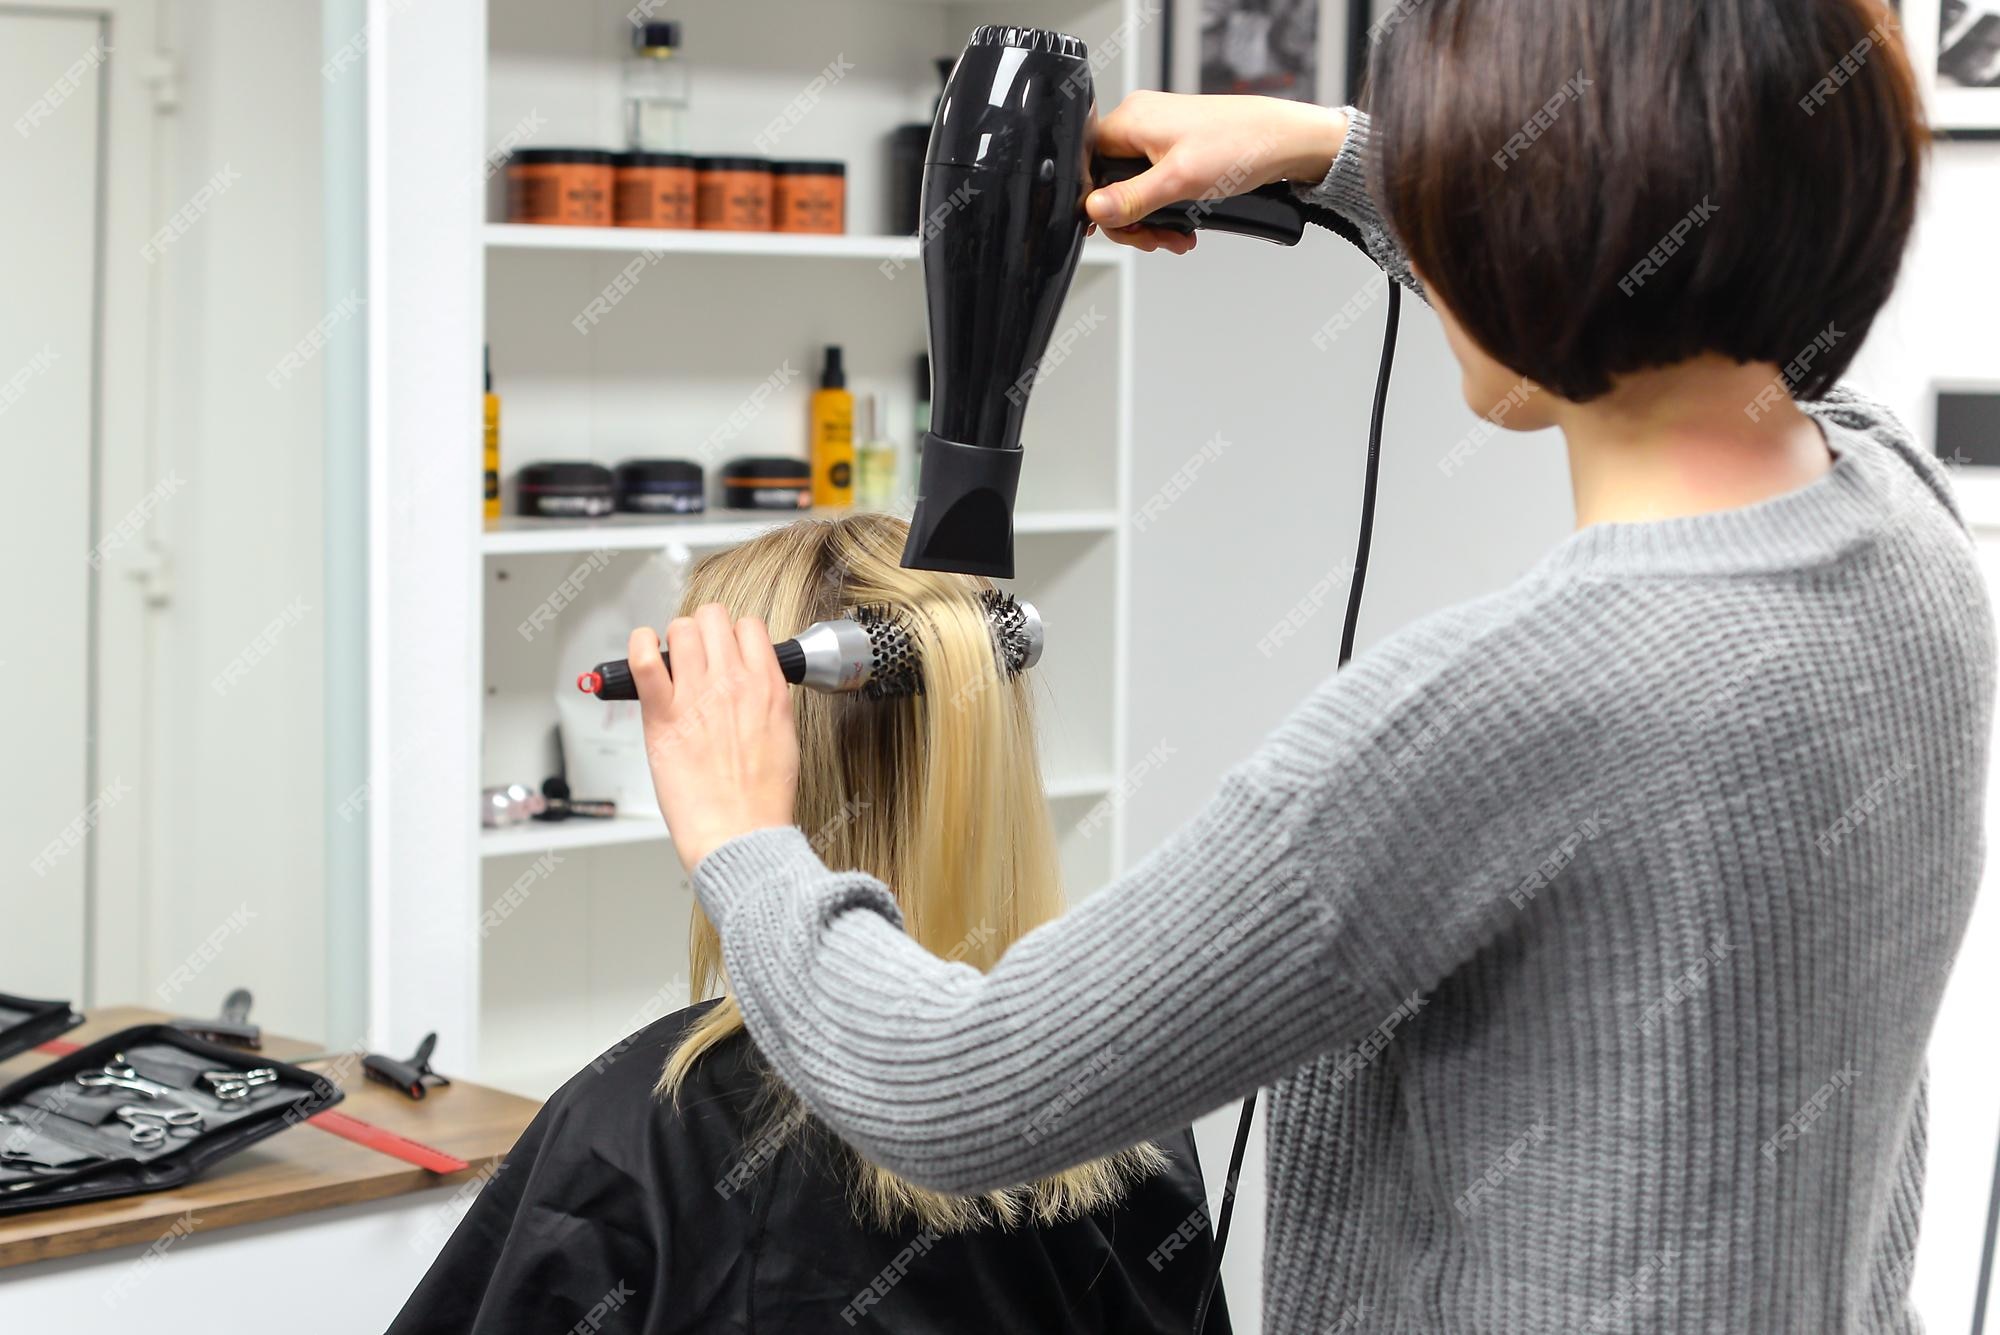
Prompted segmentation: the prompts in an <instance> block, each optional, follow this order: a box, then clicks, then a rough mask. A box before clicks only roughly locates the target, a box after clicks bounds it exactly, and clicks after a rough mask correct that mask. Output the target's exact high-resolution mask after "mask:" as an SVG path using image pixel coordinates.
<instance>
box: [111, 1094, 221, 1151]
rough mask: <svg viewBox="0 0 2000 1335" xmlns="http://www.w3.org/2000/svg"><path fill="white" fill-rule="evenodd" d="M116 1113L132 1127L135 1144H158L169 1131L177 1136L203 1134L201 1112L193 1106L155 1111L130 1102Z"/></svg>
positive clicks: (119, 1118) (120, 1119)
mask: <svg viewBox="0 0 2000 1335" xmlns="http://www.w3.org/2000/svg"><path fill="white" fill-rule="evenodd" d="M116 1115H117V1117H118V1120H119V1121H121V1122H123V1123H125V1125H127V1126H129V1127H131V1128H132V1143H133V1144H134V1145H157V1144H159V1143H160V1142H161V1141H163V1140H165V1139H166V1138H167V1133H168V1132H169V1131H171V1132H173V1134H175V1135H176V1136H198V1135H200V1134H201V1114H200V1113H199V1112H196V1111H195V1110H194V1109H193V1108H176V1109H174V1110H173V1111H172V1112H153V1111H151V1110H150V1109H147V1108H141V1107H139V1106H138V1105H137V1104H134V1103H128V1104H126V1105H124V1106H123V1107H121V1108H119V1109H118V1110H117V1114H116Z"/></svg>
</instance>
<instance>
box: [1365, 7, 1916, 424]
mask: <svg viewBox="0 0 2000 1335" xmlns="http://www.w3.org/2000/svg"><path fill="white" fill-rule="evenodd" d="M1375 32H1376V35H1377V37H1378V42H1377V45H1376V47H1375V50H1374V53H1373V57H1372V60H1371V65H1370V73H1369V94H1368V98H1367V103H1368V105H1370V106H1371V109H1372V110H1373V112H1374V132H1373V136H1372V149H1371V151H1373V152H1374V154H1375V160H1374V162H1373V163H1372V164H1371V166H1372V168H1373V173H1374V178H1375V180H1376V182H1377V190H1378V193H1379V196H1380V201H1381V205H1382V209H1383V213H1384V215H1385V217H1386V218H1387V220H1388V222H1389V225H1390V227H1391V229H1392V230H1393V231H1394V232H1395V233H1396V236H1397V238H1398V239H1399V240H1400V241H1401V243H1402V245H1403V247H1404V249H1405V251H1406V252H1407V253H1408V255H1409V257H1410V259H1411V261H1412V262H1413V263H1414V264H1415V266H1416V268H1417V270H1418V272H1419V274H1420V275H1421V276H1422V277H1423V279H1424V281H1425V282H1426V284H1427V285H1428V287H1429V289H1430V290H1431V292H1432V293H1433V294H1434V295H1435V296H1436V297H1437V298H1439V299H1440V300H1441V301H1442V302H1443V303H1444V305H1445V306H1446V307H1448V308H1449V309H1450V311H1451V312H1452V314H1453V315H1454V316H1456V317H1457V318H1458V320H1459V321H1460V322H1461V323H1462V324H1463V325H1464V326H1465V328H1466V330H1467V331H1468V332H1469V333H1470V334H1471V336H1472V337H1473V338H1474V339H1476V340H1477V341H1478V343H1479V344H1480V345H1481V346H1482V347H1484V348H1485V349H1486V350H1487V351H1488V352H1489V353H1491V354H1492V355H1493V356H1494V357H1495V358H1497V359H1498V360H1499V361H1501V362H1502V363H1504V364H1505V365H1507V366H1508V367H1511V368H1512V369H1514V370H1516V371H1519V372H1520V373H1521V374H1522V375H1524V376H1527V377H1529V378H1531V379H1533V380H1535V381H1536V382H1538V383H1540V384H1541V385H1543V386H1545V387H1547V388H1548V389H1551V390H1553V391H1555V392H1556V393H1558V394H1561V395H1562V396H1563V397H1564V398H1567V399H1571V400H1574V401H1578V402H1582V401H1586V400H1589V399H1592V398H1596V397H1597V396H1599V395H1601V394H1603V393H1605V392H1606V391H1607V390H1608V389H1610V387H1611V383H1612V378H1613V377H1614V376H1618V375H1621V374H1625V373H1629V372H1634V371H1641V370H1645V369H1648V368H1651V367H1658V366H1670V365H1673V364H1674V363H1676V362H1680V361H1685V360H1687V359H1688V358H1690V357H1694V356H1697V355H1699V354H1702V353H1719V354H1722V355H1725V356H1728V357H1733V358H1735V359H1737V360H1738V361H1741V362H1772V363H1775V364H1777V365H1779V366H1780V367H1784V368H1786V375H1787V378H1788V379H1789V380H1790V381H1791V382H1792V388H1793V391H1794V392H1795V393H1797V394H1798V395H1799V396H1801V397H1807V398H1810V397H1815V396H1817V395H1819V394H1821V393H1823V392H1825V390H1827V389H1828V388H1830V387H1831V386H1832V385H1833V383H1834V382H1835V380H1836V379H1837V378H1838V377H1839V375H1840V374H1841V372H1843V371H1844V370H1846V368H1847V365H1848V363H1849V362H1850V361H1852V360H1853V357H1854V354H1855V353H1856V352H1857V351H1858V350H1859V349H1860V346H1861V343H1862V340H1863V338H1864V337H1865V336H1866V334H1867V332H1868V329H1869V326H1870V325H1871V324H1872V323H1873V322H1874V319H1875V316H1876V313H1877V312H1878V311H1879V310H1880V309H1881V308H1882V304H1883V303H1884V302H1885V301H1886V300H1887V299H1888V297H1889V292H1890V290H1891V289H1892V288H1893V287H1894V286H1895V281H1896V274H1897V271H1898V269H1899V268H1900V266H1901V263H1902V256H1903V247H1904V243H1905V242H1906V241H1907V240H1908V237H1909V233H1910V228H1911V224H1912V221H1913V220H1914V217H1915V213H1916V205H1917V193H1918V187H1919V183H1920V179H1921V175H1922V166H1923V159H1924V155H1925V150H1926V148H1927V146H1928V144H1929V142H1930V135H1929V131H1928V129H1927V128H1926V127H1925V124H1924V120H1923V112H1922V108H1921V103H1920V101H1919V98H1918V95H1917V91H1916V85H1915V81H1914V80H1913V78H1912V77H1911V73H1910V65H1909V61H1908V59H1907V58H1906V56H1905V54H1904V51H1903V44H1902V40H1901V31H1900V29H1899V28H1897V26H1896V21H1895V18H1894V16H1893V15H1892V14H1891V13H1890V11H1889V10H1888V9H1887V8H1886V7H1884V6H1883V5H1881V4H1880V3H1879V2H1878V0H1399V3H1398V4H1397V5H1396V7H1395V8H1394V9H1392V10H1390V11H1389V12H1388V14H1387V15H1386V16H1385V17H1384V18H1382V19H1381V20H1379V21H1378V22H1377V24H1376V27H1375Z"/></svg>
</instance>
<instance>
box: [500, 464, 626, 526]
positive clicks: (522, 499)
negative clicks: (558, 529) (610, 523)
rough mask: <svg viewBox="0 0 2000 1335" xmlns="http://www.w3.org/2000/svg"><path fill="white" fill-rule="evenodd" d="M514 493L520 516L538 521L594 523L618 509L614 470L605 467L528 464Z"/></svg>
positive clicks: (516, 482)
mask: <svg viewBox="0 0 2000 1335" xmlns="http://www.w3.org/2000/svg"><path fill="white" fill-rule="evenodd" d="M515 493H516V495H517V496H518V498H519V499H518V501H517V502H516V504H517V506H518V508H519V510H520V512H521V513H522V514H524V515H532V516H534V517H535V518H537V519H595V518H597V517H598V516H600V515H608V514H610V513H611V511H612V509H613V508H614V506H615V492H614V490H613V487H612V480H611V470H610V469H608V468H606V467H605V466H604V465H603V464H590V463H572V462H556V463H540V464H529V465H528V466H527V467H526V468H523V469H522V470H521V475H520V477H519V478H518V479H516V481H515Z"/></svg>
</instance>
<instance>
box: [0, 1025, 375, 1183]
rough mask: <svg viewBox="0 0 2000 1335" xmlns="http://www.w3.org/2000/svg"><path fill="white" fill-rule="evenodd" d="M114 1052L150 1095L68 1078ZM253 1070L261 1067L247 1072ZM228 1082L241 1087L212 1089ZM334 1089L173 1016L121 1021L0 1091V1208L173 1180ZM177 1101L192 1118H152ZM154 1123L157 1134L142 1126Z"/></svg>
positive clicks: (299, 1113)
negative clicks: (172, 1020) (126, 1025)
mask: <svg viewBox="0 0 2000 1335" xmlns="http://www.w3.org/2000/svg"><path fill="white" fill-rule="evenodd" d="M58 1032H60V1031H58ZM120 1061H122V1062H123V1063H124V1064H126V1065H129V1066H130V1067H131V1068H133V1070H134V1072H135V1073H136V1074H137V1076H139V1077H140V1078H142V1080H143V1081H145V1082H147V1083H149V1084H151V1085H156V1086H159V1087H160V1088H159V1089H158V1090H157V1091H155V1092H153V1093H152V1094H151V1096H150V1097H149V1096H148V1094H147V1093H146V1092H144V1091H141V1090H134V1089H131V1088H128V1087H126V1086H123V1085H117V1084H108V1085H95V1086H91V1085H85V1084H82V1083H79V1081H78V1079H77V1077H78V1076H83V1077H85V1078H86V1079H95V1078H96V1077H97V1076H98V1075H101V1074H102V1073H103V1072H104V1071H105V1070H106V1067H107V1065H109V1064H111V1063H116V1062H120ZM260 1071H269V1072H270V1073H271V1074H270V1077H269V1078H268V1079H266V1078H264V1077H262V1076H256V1075H253V1074H252V1073H255V1072H260ZM252 1080H262V1081H263V1083H254V1084H252V1083H249V1082H250V1081H252ZM238 1082H241V1083H243V1085H244V1090H243V1093H242V1096H241V1097H237V1098H226V1097H223V1095H222V1094H221V1093H220V1092H219V1091H221V1090H223V1089H227V1088H231V1087H233V1086H234V1085H235V1084H237V1083H238ZM343 1097H345V1096H344V1095H343V1094H342V1092H341V1090H340V1088H339V1087H338V1086H337V1085H335V1084H334V1083H333V1082H332V1081H331V1080H328V1079H327V1078H326V1077H325V1076H321V1075H316V1074H314V1073H313V1072H311V1071H308V1070H306V1069H305V1068H303V1067H299V1066H293V1065H291V1064H289V1063H287V1062H280V1061H272V1060H270V1059H269V1058H266V1057H261V1056H258V1055H256V1054H253V1053H246V1052H244V1051H243V1050H241V1049H240V1048H228V1047H222V1046H220V1045H219V1044H215V1043H209V1042H205V1041H203V1040H202V1039H198V1038H195V1037H193V1036H191V1035H189V1034H186V1033H183V1032H181V1031H180V1030H178V1029H175V1028H174V1027H173V1026H171V1025H164V1024H142V1025H137V1026H134V1027H133V1028H130V1029H123V1030H120V1031H119V1032H117V1033H115V1034H110V1035H107V1036H106V1037H104V1038H100V1039H98V1040H97V1041H96V1042H94V1043H91V1044H89V1045H87V1046H85V1047H82V1048H79V1049H77V1051H75V1052H73V1053H71V1054H69V1055H68V1056H66V1057H60V1058H58V1059H57V1060H55V1061H53V1062H50V1063H49V1064H48V1065H47V1066H44V1067H42V1068H40V1069H39V1070H36V1071H32V1072H30V1073H29V1074H27V1075H25V1076H23V1077H22V1078H20V1079H19V1080H16V1081H14V1082H13V1083H12V1084H10V1085H8V1086H7V1087H6V1088H4V1089H0V1214H5V1213H9V1212H12V1211H16V1210H33V1209H40V1208H43V1207H45V1206H51V1205H68V1204H70V1203H71V1202H74V1201H87V1200H97V1199H100V1198H102V1197H106V1196H126V1195H131V1194H133V1193H136V1192H146V1191H164V1190H166V1189H168V1188H170V1187H177V1186H179V1185H181V1184H182V1183H184V1182H186V1181H188V1180H190V1179H191V1178H193V1177H194V1176H195V1175H196V1174H198V1173H200V1172H201V1171H202V1170H203V1169H205V1168H207V1167H208V1166H209V1165H210V1164H213V1163H215V1162H217V1161H218V1160H221V1159H226V1158H228V1157H229V1156H230V1155H232V1154H235V1153H236V1152H237V1151H238V1150H241V1149H244V1148H245V1147H247V1146H250V1145H254V1144H256V1143H257V1142H258V1141H260V1140H263V1139H264V1138H265V1137H267V1136H274V1135H276V1134H277V1133H278V1132H280V1131H283V1130H284V1129H285V1128H287V1127H289V1126H294V1125H296V1124H297V1123H299V1122H302V1121H304V1120H305V1119H306V1118H308V1117H311V1116H312V1115H313V1114H314V1113H317V1112H320V1111H321V1110H323V1109H326V1108H331V1107H332V1106H333V1105H334V1104H336V1103H338V1102H340V1100H341V1099H342V1098H343ZM121 1109H130V1110H136V1111H132V1112H129V1113H126V1114H121V1112H120V1110H121ZM184 1109H192V1110H193V1111H195V1112H197V1113H199V1114H200V1119H199V1121H191V1120H190V1119H187V1118H185V1117H181V1118H180V1121H181V1122H182V1123H184V1124H182V1125H169V1124H167V1123H166V1122H165V1121H163V1120H161V1117H162V1116H164V1115H167V1114H175V1115H178V1114H179V1113H180V1112H181V1110H184ZM149 1114H152V1115H149ZM155 1127H156V1128H159V1130H160V1131H161V1132H162V1134H161V1135H159V1136H158V1137H154V1136H153V1135H152V1134H151V1132H150V1131H147V1130H142V1128H155Z"/></svg>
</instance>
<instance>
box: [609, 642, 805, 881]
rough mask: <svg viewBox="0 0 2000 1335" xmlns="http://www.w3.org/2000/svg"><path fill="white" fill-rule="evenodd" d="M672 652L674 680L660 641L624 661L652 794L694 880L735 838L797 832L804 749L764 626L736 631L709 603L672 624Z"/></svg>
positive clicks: (629, 648) (631, 646)
mask: <svg viewBox="0 0 2000 1335" xmlns="http://www.w3.org/2000/svg"><path fill="white" fill-rule="evenodd" d="M666 647H667V653H668V655H669V656H670V657H671V658H672V660H673V666H672V669H671V671H670V670H669V669H668V665H667V661H666V659H663V658H662V657H661V656H660V641H659V637H658V636H656V635H655V634H654V633H653V632H652V631H650V630H647V629H645V628H643V627H642V628H641V629H639V630H635V631H633V632H632V637H631V639H630V641H629V642H628V643H627V645H626V654H627V661H628V662H629V663H630V665H631V668H632V680H633V682H634V683H635V684H636V685H637V686H638V689H639V710H640V714H641V716H642V717H643V718H644V720H645V728H646V758H647V763H648V764H649V765H650V766H651V768H652V771H653V791H654V793H655V794H656V795H657V796H658V797H659V799H660V814H661V815H663V816H665V817H666V820H667V829H668V830H669V831H671V832H672V835H673V841H674V849H675V851H676V852H677V853H679V854H680V859H681V863H682V865H683V866H685V867H686V868H687V869H688V871H690V872H692V871H693V870H694V869H695V866H696V864H697V863H699V862H700V861H701V860H702V859H703V858H704V857H706V856H708V854H709V852H710V851H712V850H713V849H715V848H717V847H719V846H720V845H722V844H725V843H727V842H728V841H729V840H731V839H734V838H736V837H737V836H738V835H742V834H749V833H750V832H751V831H753V830H763V829H769V828H772V827H774V826H784V825H790V824H791V823H792V809H793V804H794V802H795V800H796V798H797V795H798V787H799V739H798V732H797V728H796V725H795V724H794V722H793V719H792V698H791V688H790V687H789V686H787V685H786V683H785V678H784V674H783V673H781V672H780V671H779V670H778V659H777V655H775V654H774V653H773V652H772V651H771V637H770V634H769V633H768V632H767V631H766V630H765V628H764V623H763V622H762V621H759V620H758V619H757V618H755V617H744V618H743V619H741V620H739V621H735V622H733V623H732V622H731V620H730V618H729V613H728V612H727V611H726V610H725V609H724V608H723V607H722V605H721V604H720V603H709V604H707V605H705V606H703V607H701V608H698V609H697V610H696V611H695V614H694V615H693V616H692V617H677V618H675V620H674V621H673V622H672V624H670V625H669V626H668V627H667V644H666Z"/></svg>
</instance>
